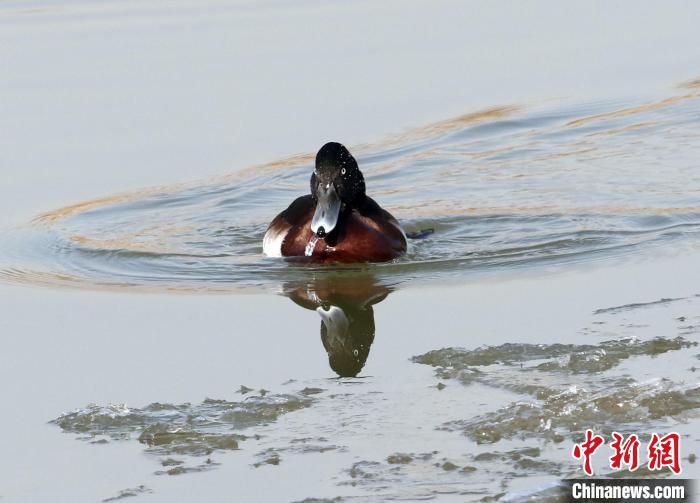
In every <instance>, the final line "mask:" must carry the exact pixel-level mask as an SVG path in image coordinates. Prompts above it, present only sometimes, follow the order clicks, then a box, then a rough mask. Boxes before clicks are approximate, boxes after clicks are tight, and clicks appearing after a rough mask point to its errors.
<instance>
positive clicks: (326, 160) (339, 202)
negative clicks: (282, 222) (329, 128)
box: [311, 142, 365, 238]
mask: <svg viewBox="0 0 700 503" xmlns="http://www.w3.org/2000/svg"><path fill="white" fill-rule="evenodd" d="M311 195H312V196H313V198H314V200H315V201H316V211H315V212H314V216H313V218H312V220H311V230H312V231H314V233H315V234H316V235H317V236H318V237H321V238H322V237H324V236H326V235H327V234H329V233H330V232H332V231H333V230H334V229H335V227H336V225H337V224H338V217H339V216H340V213H341V212H342V211H343V210H345V209H348V208H352V207H353V206H355V205H358V204H359V203H361V202H362V201H363V200H364V198H365V178H364V177H363V176H362V172H361V171H360V168H359V167H358V166H357V161H355V158H354V157H353V156H352V155H351V154H350V152H348V149H346V148H345V147H344V146H343V145H341V144H340V143H336V142H330V143H326V144H325V145H324V146H323V147H321V150H319V151H318V154H316V168H315V169H314V172H313V174H312V175H311Z"/></svg>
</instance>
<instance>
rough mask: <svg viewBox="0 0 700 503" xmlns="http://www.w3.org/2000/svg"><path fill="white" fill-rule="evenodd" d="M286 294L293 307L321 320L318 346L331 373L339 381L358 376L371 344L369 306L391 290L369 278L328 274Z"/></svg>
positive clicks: (372, 320) (372, 315)
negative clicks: (309, 311)
mask: <svg viewBox="0 0 700 503" xmlns="http://www.w3.org/2000/svg"><path fill="white" fill-rule="evenodd" d="M285 290H286V294H287V295H288V296H289V298H290V299H292V300H293V301H294V302H295V303H296V304H298V305H300V306H301V307H303V308H305V309H311V310H314V311H316V312H317V313H318V315H319V316H320V317H321V342H322V343H323V347H324V348H325V350H326V353H328V363H329V364H330V366H331V368H332V369H333V371H334V372H335V373H336V374H338V375H339V376H340V377H355V376H357V374H359V373H360V371H361V370H362V368H363V367H364V365H365V362H366V361H367V357H368V356H369V348H370V346H371V345H372V342H373V341H374V330H375V326H374V309H373V308H372V306H373V305H374V304H377V303H379V302H381V301H382V300H384V299H385V298H386V297H387V295H389V292H390V289H389V288H387V287H385V286H380V285H377V284H376V282H375V279H374V277H372V276H366V275H363V276H348V275H333V274H330V275H324V276H323V277H320V278H314V280H313V281H311V282H309V283H307V284H304V285H302V286H297V287H296V288H286V289H285Z"/></svg>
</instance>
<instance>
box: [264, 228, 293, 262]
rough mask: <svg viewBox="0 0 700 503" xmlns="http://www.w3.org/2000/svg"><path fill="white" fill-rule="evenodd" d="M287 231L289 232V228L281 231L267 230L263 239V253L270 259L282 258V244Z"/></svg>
mask: <svg viewBox="0 0 700 503" xmlns="http://www.w3.org/2000/svg"><path fill="white" fill-rule="evenodd" d="M287 231H289V227H285V228H284V229H282V230H279V231H274V230H272V229H267V232H266V233H265V237H264V238H263V253H264V254H265V255H267V256H268V257H281V256H282V242H283V241H284V237H285V236H286V235H287Z"/></svg>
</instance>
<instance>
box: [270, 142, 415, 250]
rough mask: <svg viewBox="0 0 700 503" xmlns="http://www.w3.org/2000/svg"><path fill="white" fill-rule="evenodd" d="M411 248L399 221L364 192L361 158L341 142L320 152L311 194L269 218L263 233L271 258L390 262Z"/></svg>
mask: <svg viewBox="0 0 700 503" xmlns="http://www.w3.org/2000/svg"><path fill="white" fill-rule="evenodd" d="M405 251H406V234H405V233H404V231H403V229H402V228H401V226H400V225H399V223H398V221H397V220H396V219H395V218H394V217H393V216H392V215H391V213H389V212H388V211H386V210H385V209H383V208H382V207H381V206H379V205H378V204H377V203H376V202H375V201H374V199H372V198H371V197H369V196H368V195H367V194H366V193H365V179H364V176H362V172H361V171H360V168H359V167H358V166H357V161H355V158H354V157H353V156H352V155H351V154H350V152H349V151H348V149H346V148H345V147H344V146H343V145H341V144H340V143H335V142H330V143H326V144H325V145H324V146H323V147H321V150H319V151H318V153H317V154H316V164H315V169H314V172H313V173H312V174H311V194H307V195H305V196H301V197H299V198H297V199H296V200H295V201H294V202H292V204H290V205H289V208H287V209H286V210H284V211H283V212H282V213H280V214H279V215H277V216H276V217H275V218H274V220H272V223H270V225H269V227H268V228H267V231H266V232H265V237H264V238H263V252H264V253H265V255H267V256H269V257H307V258H308V259H309V260H311V261H313V262H323V263H325V262H386V261H388V260H392V259H395V258H397V257H399V256H400V255H402V254H403V253H405Z"/></svg>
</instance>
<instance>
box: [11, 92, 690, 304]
mask: <svg viewBox="0 0 700 503" xmlns="http://www.w3.org/2000/svg"><path fill="white" fill-rule="evenodd" d="M699 85H700V84H698V82H697V81H695V82H691V83H689V84H686V85H684V86H683V87H680V88H679V89H678V90H677V93H676V94H674V95H672V96H669V97H667V98H664V99H659V100H656V101H639V102H615V101H610V102H600V103H586V104H583V105H579V106H572V105H561V106H554V105H551V104H548V105H540V106H503V107H494V108H490V109H487V110H483V111H480V112H475V113H468V114H466V115H462V116H459V117H456V118H453V119H450V120H446V121H444V122H440V123H437V124H431V125H428V126H426V127H424V128H421V129H417V130H412V131H408V132H406V133H405V134H402V135H399V136H397V137H394V138H389V139H387V140H384V141H380V142H377V143H376V144H369V145H360V146H355V147H352V146H350V147H351V151H353V153H354V154H355V155H356V157H357V159H358V162H359V164H360V168H361V169H362V170H363V172H364V173H365V176H366V178H367V187H368V193H369V194H370V195H371V196H372V197H374V198H375V199H376V200H377V201H378V202H379V203H380V204H382V205H383V206H385V207H386V208H387V209H389V210H390V211H391V212H392V213H394V214H395V216H396V217H397V218H398V219H399V220H400V222H401V223H402V224H403V225H404V227H405V228H406V230H407V231H409V232H416V231H421V230H424V229H428V228H430V229H434V230H435V232H434V234H431V235H430V236H428V237H427V238H426V239H418V240H412V242H411V243H410V249H409V252H408V254H407V255H406V256H405V257H403V258H401V259H399V260H396V261H394V262H392V263H388V264H379V265H367V266H364V265H360V266H350V267H338V268H335V269H336V271H338V272H340V273H350V274H354V273H355V272H357V271H358V270H359V269H362V270H364V271H365V272H369V273H371V274H373V275H374V276H375V278H376V283H377V284H379V285H383V286H396V285H400V284H403V283H405V282H407V281H409V280H433V279H436V278H440V277H455V276H464V275H470V274H474V273H482V272H485V271H490V270H495V269H496V270H503V269H512V268H515V267H539V266H543V265H546V266H550V267H551V266H561V265H565V264H571V263H584V262H586V261H597V260H601V259H603V258H610V257H622V258H624V257H625V256H626V255H630V254H634V253H637V252H638V251H639V250H641V249H644V248H646V247H650V246H656V245H659V244H664V245H672V246H674V247H686V246H692V245H693V243H694V240H695V239H696V238H697V236H698V233H699V232H700V196H699V194H700V175H699V174H698V167H697V159H698V158H700V113H699V112H698V111H699V110H700V92H699V91H698V86H699ZM312 163H313V155H312V154H308V155H300V156H298V157H294V158H291V159H283V160H280V161H277V162H272V163H270V164H267V165H261V166H254V167H251V168H249V169H245V170H242V171H237V172H236V173H234V174H232V175H230V176H221V177H218V178H215V179H210V180H206V181H203V182H199V183H192V184H187V185H183V186H173V187H163V188H155V189H151V190H145V191H142V192H136V193H127V194H121V195H116V196H111V197H106V198H104V199H98V200H94V201H88V202H84V203H78V204H75V205H73V206H69V207H65V208H61V209H58V210H56V211H53V212H49V213H47V214H45V215H42V216H40V217H38V218H37V219H36V220H35V221H34V222H33V223H32V224H31V225H29V226H27V227H24V228H21V229H15V230H14V231H13V232H12V233H8V234H7V235H6V239H5V244H4V245H3V249H2V250H0V278H2V279H4V280H6V281H13V282H28V283H41V284H55V285H64V286H73V287H88V288H94V287H114V288H121V287H138V288H147V289H154V288H155V289H166V290H202V291H229V290H233V289H242V288H245V289H250V288H254V289H260V288H262V289H266V290H276V291H279V290H280V289H282V287H283V285H285V284H289V283H295V282H301V283H305V282H307V281H308V279H309V277H311V276H313V275H314V273H318V272H319V271H320V270H324V271H326V270H328V268H319V267H311V266H308V265H302V266H299V265H294V264H290V263H287V262H285V261H283V260H278V259H269V258H265V257H264V256H263V255H262V247H261V242H262V235H263V233H264V231H265V228H266V226H267V224H268V223H269V221H270V220H271V219H272V218H273V217H274V216H275V214H277V213H278V212H279V211H280V210H282V209H283V208H285V207H286V206H287V205H288V204H289V202H291V201H292V200H293V199H294V198H295V197H297V196H298V195H300V194H303V193H305V192H306V191H307V190H308V178H309V176H310V173H311V170H312V165H313V164H312Z"/></svg>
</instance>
